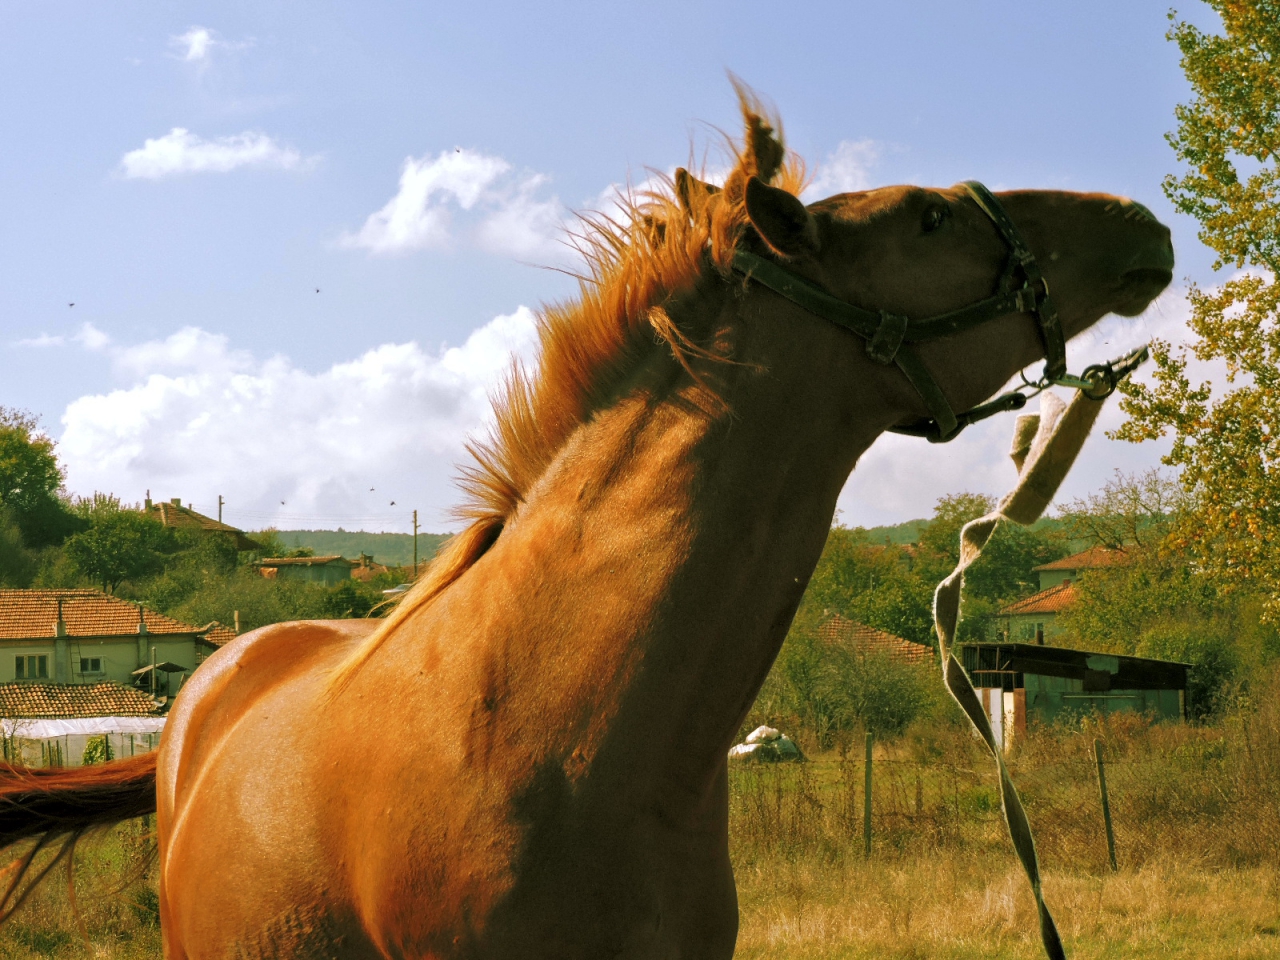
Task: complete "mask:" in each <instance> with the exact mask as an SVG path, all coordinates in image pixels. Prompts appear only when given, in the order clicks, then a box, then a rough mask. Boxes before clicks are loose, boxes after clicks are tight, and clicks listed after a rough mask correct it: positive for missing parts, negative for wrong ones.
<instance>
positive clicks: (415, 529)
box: [413, 510, 418, 580]
mask: <svg viewBox="0 0 1280 960" xmlns="http://www.w3.org/2000/svg"><path fill="white" fill-rule="evenodd" d="M413 579H415V580H417V579H418V511H417V510H415V511H413Z"/></svg>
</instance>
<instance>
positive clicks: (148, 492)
mask: <svg viewBox="0 0 1280 960" xmlns="http://www.w3.org/2000/svg"><path fill="white" fill-rule="evenodd" d="M143 503H144V504H145V505H146V508H147V509H148V510H150V509H151V491H150V490H148V491H147V499H146V500H144V501H143Z"/></svg>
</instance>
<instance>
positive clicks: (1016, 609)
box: [999, 580, 1076, 617]
mask: <svg viewBox="0 0 1280 960" xmlns="http://www.w3.org/2000/svg"><path fill="white" fill-rule="evenodd" d="M1075 602H1076V586H1075V584H1074V583H1072V582H1071V581H1070V580H1068V581H1067V582H1066V583H1060V584H1058V585H1057V586H1056V587H1050V588H1049V589H1048V590H1041V591H1040V592H1039V593H1033V594H1032V595H1031V596H1029V597H1024V598H1022V599H1021V600H1015V601H1014V602H1013V603H1011V604H1009V605H1008V606H1007V607H1004V608H1003V609H1002V610H1001V611H1000V613H999V616H1002V617H1008V616H1018V615H1020V614H1031V613H1059V612H1061V611H1063V610H1065V609H1067V607H1069V606H1071V605H1072V604H1073V603H1075Z"/></svg>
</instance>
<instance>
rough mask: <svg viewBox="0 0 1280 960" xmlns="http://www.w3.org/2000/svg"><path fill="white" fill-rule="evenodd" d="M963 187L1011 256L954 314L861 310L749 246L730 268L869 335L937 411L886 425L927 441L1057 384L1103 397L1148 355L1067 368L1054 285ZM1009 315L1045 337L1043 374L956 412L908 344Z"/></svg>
mask: <svg viewBox="0 0 1280 960" xmlns="http://www.w3.org/2000/svg"><path fill="white" fill-rule="evenodd" d="M963 186H964V188H965V190H966V191H967V192H968V194H969V196H970V197H972V198H973V200H974V202H976V203H977V204H978V208H979V209H980V210H981V211H982V212H983V213H985V214H986V215H987V216H988V217H989V218H990V219H991V222H992V223H994V224H995V227H996V230H997V231H999V233H1000V237H1001V239H1003V240H1004V242H1005V246H1007V247H1008V248H1009V256H1008V258H1007V259H1006V260H1005V264H1004V268H1003V270H1001V272H1000V276H999V278H998V281H997V285H996V292H995V294H994V295H992V296H990V297H987V298H986V299H985V300H979V301H978V302H977V303H974V304H970V305H969V306H967V307H961V308H960V309H959V310H953V311H951V312H950V313H943V314H939V315H938V316H936V317H928V318H927V319H924V320H909V319H908V318H906V317H901V316H897V315H895V314H892V313H889V312H888V311H885V310H880V311H872V310H864V309H863V308H862V307H856V306H854V305H853V304H851V303H849V302H847V301H845V300H841V299H839V298H838V297H834V296H832V295H831V294H829V293H827V292H826V291H825V290H823V289H822V288H821V287H819V286H817V285H816V284H815V283H813V282H812V281H810V280H806V279H805V278H804V277H801V276H799V275H798V274H794V273H792V272H791V271H790V270H788V269H786V268H785V267H783V266H781V265H779V264H777V263H775V262H774V261H772V260H766V259H765V258H764V257H760V256H756V255H755V254H754V253H749V252H747V251H746V250H737V251H735V252H734V255H733V268H734V269H735V270H737V271H738V272H739V273H741V274H743V275H744V276H745V277H747V278H748V279H750V280H755V281H756V282H757V283H759V284H762V285H763V286H765V287H768V288H769V289H770V290H772V291H773V292H774V293H777V294H779V295H781V296H783V297H786V298H787V299H788V300H790V301H791V302H792V303H795V304H797V305H798V306H801V307H803V308H804V309H805V310H808V311H809V312H810V313H813V314H816V315H817V316H819V317H822V318H823V319H825V320H830V321H831V322H832V323H835V324H838V325H839V326H842V327H844V328H845V329H847V330H850V331H852V332H853V333H856V334H857V335H858V336H860V337H862V338H863V339H865V340H866V341H867V354H868V355H869V356H870V357H871V359H872V360H875V361H876V362H877V363H883V364H890V363H892V364H895V365H896V366H897V367H898V369H899V370H901V371H902V372H903V373H904V374H906V376H907V379H908V380H910V381H911V385H912V386H913V387H915V389H916V392H917V393H919V394H920V396H921V397H922V398H923V399H924V402H925V406H927V407H928V408H929V412H930V413H931V414H932V417H929V418H924V419H920V420H916V421H914V422H912V423H908V424H904V425H901V426H897V427H890V428H889V429H890V430H892V431H893V432H895V433H905V434H908V435H910V436H914V437H925V438H927V439H928V440H929V442H930V443H945V442H946V441H948V440H952V439H954V438H955V437H956V436H957V435H958V434H959V433H960V431H961V430H963V429H964V428H965V427H966V426H968V425H969V424H971V423H974V422H976V421H978V420H984V419H986V418H987V417H990V416H993V415H994V414H997V413H1003V412H1005V411H1007V410H1019V409H1021V408H1022V407H1024V406H1025V405H1026V403H1027V400H1028V399H1030V398H1031V397H1033V396H1035V395H1036V394H1037V393H1039V392H1040V391H1041V390H1044V389H1045V388H1046V387H1048V386H1050V385H1053V384H1057V385H1059V386H1065V387H1075V388H1076V389H1079V390H1084V391H1085V392H1086V393H1087V394H1088V395H1089V396H1091V397H1094V398H1095V399H1101V398H1103V397H1105V396H1107V395H1109V394H1110V393H1111V392H1112V391H1113V390H1115V388H1116V384H1117V383H1119V381H1120V380H1121V379H1123V378H1124V376H1125V375H1127V374H1128V373H1130V372H1131V371H1132V370H1133V369H1134V368H1135V367H1137V366H1138V364H1140V363H1142V361H1143V360H1145V359H1146V358H1147V348H1146V347H1141V348H1139V349H1138V350H1135V351H1134V352H1133V353H1130V354H1128V355H1126V356H1124V357H1121V358H1119V359H1118V360H1112V361H1111V362H1110V363H1105V364H1096V365H1094V366H1091V367H1088V368H1087V369H1086V370H1085V371H1084V375H1083V376H1080V377H1074V376H1071V375H1070V374H1068V373H1067V347H1066V340H1065V338H1064V337H1063V334H1062V324H1061V323H1060V322H1059V320H1058V312H1057V310H1056V309H1055V308H1054V305H1053V300H1052V299H1050V297H1049V284H1048V283H1047V282H1046V281H1045V279H1044V275H1043V274H1042V273H1041V272H1040V266H1039V264H1037V263H1036V258H1035V256H1034V255H1033V254H1032V252H1031V248H1030V247H1029V246H1027V243H1026V241H1025V240H1023V239H1022V234H1021V233H1019V232H1018V228H1017V227H1016V226H1014V224H1013V221H1012V220H1010V219H1009V215H1008V214H1007V213H1006V212H1005V209H1004V207H1003V206H1001V204H1000V201H999V200H997V199H996V197H995V195H994V194H993V193H992V192H991V191H990V190H988V189H987V188H986V187H984V186H983V185H982V184H981V183H979V182H978V181H976V180H967V181H965V183H964V184H963ZM1011 313H1029V314H1031V316H1032V317H1034V318H1035V321H1036V326H1037V328H1038V329H1039V331H1040V339H1041V340H1042V341H1043V342H1044V349H1045V364H1044V373H1043V374H1042V375H1041V377H1040V379H1039V380H1036V381H1034V382H1032V381H1029V380H1027V379H1026V378H1025V377H1023V385H1024V386H1023V387H1019V388H1018V389H1016V390H1012V391H1010V392H1009V393H1005V394H1001V395H1000V396H998V397H996V398H995V399H994V400H990V401H988V402H987V403H984V404H980V405H979V406H976V407H974V408H973V409H972V410H968V411H965V412H964V413H960V414H956V413H955V412H954V411H952V409H951V404H950V403H948V402H947V398H946V396H945V395H944V394H943V392H942V389H941V388H940V387H939V386H938V383H937V381H936V380H934V379H933V375H932V374H931V373H930V372H929V370H928V368H927V367H925V365H924V364H923V363H922V362H921V360H920V357H919V356H918V355H917V354H916V352H915V351H914V350H912V349H911V348H910V346H909V345H910V344H913V343H924V342H925V341H927V340H936V339H938V338H939V337H946V336H950V335H951V334H953V333H960V332H961V331H963V330H968V329H970V328H971V327H976V326H977V325H978V324H981V323H986V322H987V321H988V320H994V319H995V318H997V317H1003V316H1006V315H1008V314H1011Z"/></svg>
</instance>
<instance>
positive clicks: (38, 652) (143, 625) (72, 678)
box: [0, 590, 217, 696]
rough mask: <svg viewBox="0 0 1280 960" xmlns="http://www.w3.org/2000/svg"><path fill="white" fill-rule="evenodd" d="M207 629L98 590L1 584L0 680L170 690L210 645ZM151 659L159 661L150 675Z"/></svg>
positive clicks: (160, 692) (164, 692) (174, 690)
mask: <svg viewBox="0 0 1280 960" xmlns="http://www.w3.org/2000/svg"><path fill="white" fill-rule="evenodd" d="M206 629H207V628H201V627H197V626H194V625H192V624H189V623H183V622H182V621H180V620H174V619H173V618H172V617H166V616H164V615H163V614H160V613H156V612H155V611H152V610H147V609H145V608H143V607H142V606H140V605H137V604H133V603H129V602H128V601H126V600H121V599H120V598H119V597H112V596H108V595H107V594H105V593H100V592H99V591H97V590H0V684H6V683H19V684H23V683H25V684H43V685H48V684H101V683H103V682H111V683H115V684H124V685H127V686H145V687H146V689H147V690H148V692H152V691H154V693H155V694H156V695H157V696H166V695H171V694H175V693H177V692H178V690H179V688H180V687H181V684H182V682H183V678H184V677H186V676H189V675H190V674H191V673H192V672H193V671H194V670H195V668H196V666H197V665H198V664H199V663H200V661H201V660H203V658H204V653H205V652H207V651H212V650H215V649H217V645H216V644H215V643H213V642H212V641H210V640H209V638H208V637H207V636H206V634H205V630H206ZM152 663H156V664H160V665H162V666H164V667H165V668H166V669H162V670H157V671H156V676H155V678H154V681H153V679H152V677H151V676H150V674H151V671H150V669H149V668H150V666H151V664H152ZM139 671H146V675H145V676H144V675H142V674H140V673H139ZM153 683H154V686H153Z"/></svg>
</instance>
